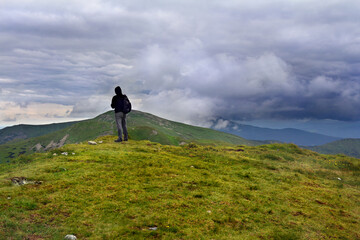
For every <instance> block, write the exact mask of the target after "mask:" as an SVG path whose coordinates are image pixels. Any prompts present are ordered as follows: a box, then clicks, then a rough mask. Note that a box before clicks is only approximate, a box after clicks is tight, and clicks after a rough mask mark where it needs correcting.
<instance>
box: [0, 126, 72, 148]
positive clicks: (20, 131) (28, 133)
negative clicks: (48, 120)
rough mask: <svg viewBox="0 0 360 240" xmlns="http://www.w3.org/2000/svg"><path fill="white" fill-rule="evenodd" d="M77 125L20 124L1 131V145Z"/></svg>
mask: <svg viewBox="0 0 360 240" xmlns="http://www.w3.org/2000/svg"><path fill="white" fill-rule="evenodd" d="M75 123H76V122H66V123H53V124H45V125H26V124H20V125H16V126H11V127H6V128H3V129H1V130H0V144H4V143H7V142H10V141H15V140H23V139H28V138H32V137H38V136H42V135H45V134H48V133H51V132H55V131H58V130H61V129H64V128H66V127H69V126H71V125H72V124H75Z"/></svg>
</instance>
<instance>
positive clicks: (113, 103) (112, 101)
mask: <svg viewBox="0 0 360 240" xmlns="http://www.w3.org/2000/svg"><path fill="white" fill-rule="evenodd" d="M111 108H115V96H114V97H113V98H112V100H111Z"/></svg>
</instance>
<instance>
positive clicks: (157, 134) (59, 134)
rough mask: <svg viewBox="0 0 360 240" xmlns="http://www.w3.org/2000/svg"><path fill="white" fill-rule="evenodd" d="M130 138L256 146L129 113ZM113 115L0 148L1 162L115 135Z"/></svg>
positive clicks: (140, 114)
mask: <svg viewBox="0 0 360 240" xmlns="http://www.w3.org/2000/svg"><path fill="white" fill-rule="evenodd" d="M127 121H128V131H129V138H130V139H132V140H150V141H153V142H158V143H162V144H169V145H179V144H184V143H188V142H197V143H201V144H223V145H224V144H237V145H243V144H244V145H259V144H260V142H256V141H250V140H246V139H243V138H241V137H238V136H235V135H231V134H227V133H224V132H219V131H215V130H213V129H207V128H201V127H195V126H190V125H186V124H182V123H178V122H173V121H169V120H166V119H163V118H159V117H156V116H154V115H151V114H149V113H144V112H140V111H135V110H134V111H132V112H131V113H130V114H129V115H128V118H127ZM116 132H117V131H116V126H115V120H114V114H113V111H109V112H106V113H104V114H101V115H99V116H97V117H96V118H93V119H89V120H84V121H80V122H77V123H75V124H72V125H71V126H69V127H67V128H64V129H61V130H59V131H56V132H52V133H49V134H46V135H43V136H39V137H36V138H30V139H26V140H22V141H17V142H10V143H7V144H2V145H0V162H5V161H9V160H10V159H11V158H14V157H17V156H18V155H19V154H25V153H30V152H35V151H45V150H49V149H52V148H54V147H59V146H62V145H63V144H67V143H76V142H81V141H85V140H92V139H95V138H97V137H99V136H103V135H116Z"/></svg>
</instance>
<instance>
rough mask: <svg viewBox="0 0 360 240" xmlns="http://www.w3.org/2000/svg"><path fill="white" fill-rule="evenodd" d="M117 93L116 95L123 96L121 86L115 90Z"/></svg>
mask: <svg viewBox="0 0 360 240" xmlns="http://www.w3.org/2000/svg"><path fill="white" fill-rule="evenodd" d="M115 93H116V95H122V91H121V88H120V87H119V86H117V87H116V88H115Z"/></svg>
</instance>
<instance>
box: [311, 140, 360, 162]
mask: <svg viewBox="0 0 360 240" xmlns="http://www.w3.org/2000/svg"><path fill="white" fill-rule="evenodd" d="M308 149H311V150H313V151H316V152H319V153H324V154H346V155H348V156H352V157H356V158H360V139H342V140H338V141H335V142H331V143H327V144H324V145H320V146H315V147H309V148H308Z"/></svg>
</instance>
